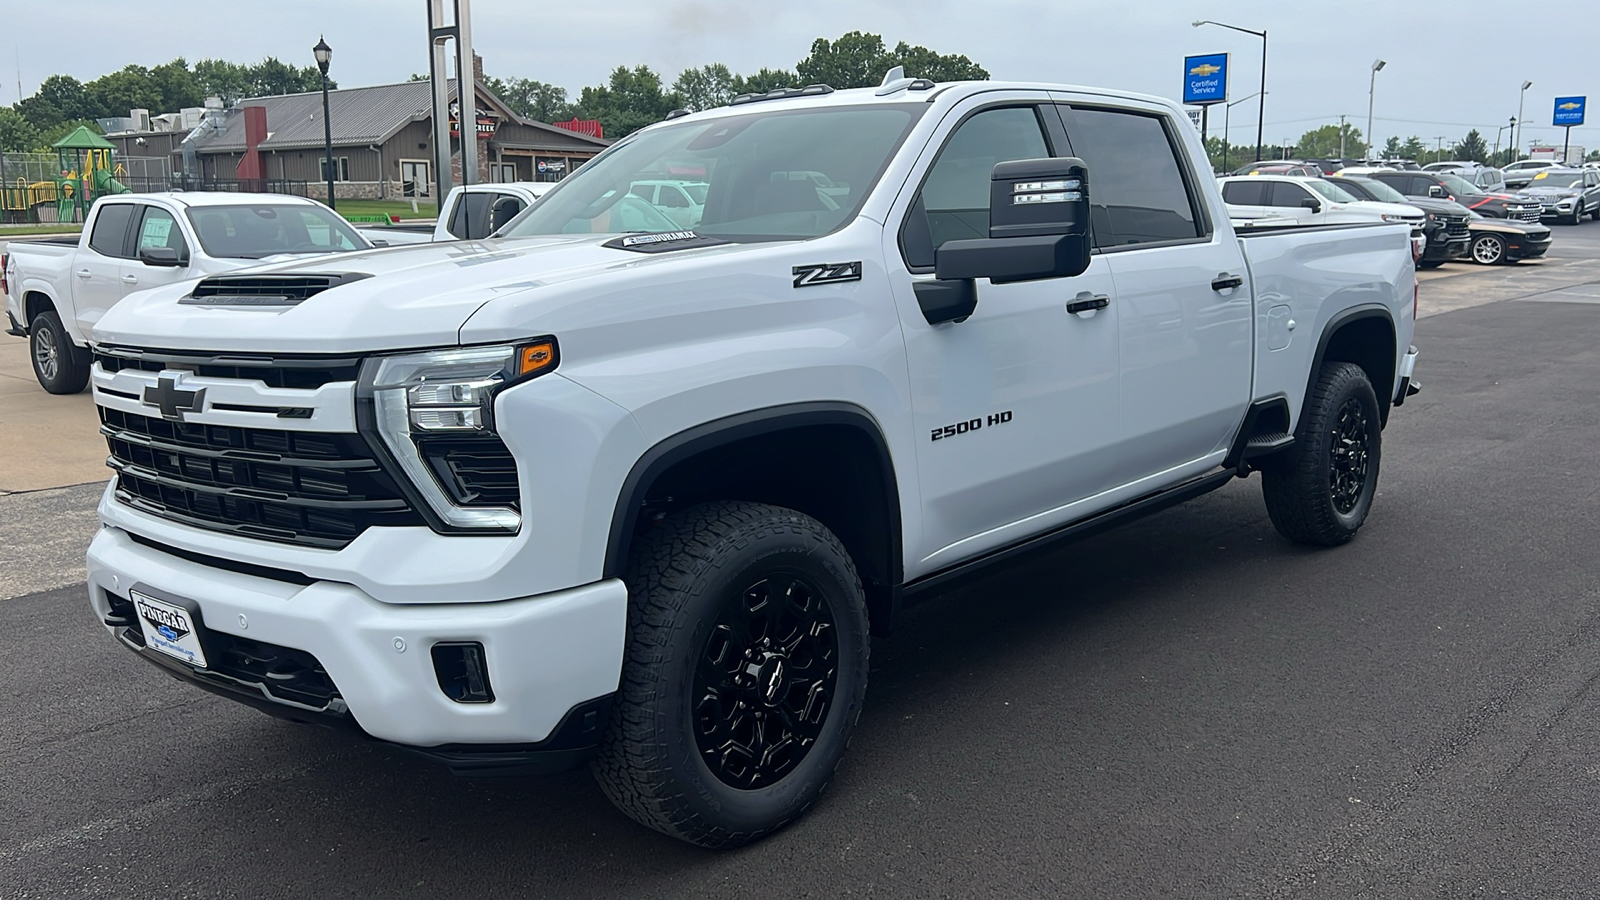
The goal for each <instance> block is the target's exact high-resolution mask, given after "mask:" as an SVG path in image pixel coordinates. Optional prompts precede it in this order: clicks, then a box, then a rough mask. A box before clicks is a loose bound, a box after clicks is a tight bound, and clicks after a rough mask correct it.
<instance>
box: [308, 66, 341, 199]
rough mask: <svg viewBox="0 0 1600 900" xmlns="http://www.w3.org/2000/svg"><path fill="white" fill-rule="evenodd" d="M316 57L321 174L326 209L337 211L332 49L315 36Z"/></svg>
mask: <svg viewBox="0 0 1600 900" xmlns="http://www.w3.org/2000/svg"><path fill="white" fill-rule="evenodd" d="M311 52H312V53H313V54H314V55H315V56H316V57H317V69H318V70H320V71H321V72H322V147H323V157H322V174H324V175H325V176H327V179H328V208H329V209H337V207H336V206H334V200H333V122H332V121H331V120H330V119H329V118H328V63H330V62H332V61H333V48H332V47H329V46H328V42H327V41H325V40H323V39H322V36H321V35H318V36H317V45H316V46H315V47H312V48H311Z"/></svg>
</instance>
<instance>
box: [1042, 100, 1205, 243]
mask: <svg viewBox="0 0 1600 900" xmlns="http://www.w3.org/2000/svg"><path fill="white" fill-rule="evenodd" d="M1061 115H1062V118H1063V120H1064V121H1065V124H1066V126H1067V140H1068V141H1070V142H1071V144H1072V154H1073V155H1074V156H1078V157H1081V158H1082V159H1083V161H1084V162H1085V163H1087V164H1088V166H1089V203H1090V222H1091V224H1092V227H1093V229H1094V242H1095V246H1097V247H1125V246H1128V245H1130V244H1147V243H1162V242H1167V241H1181V240H1194V239H1196V238H1200V237H1203V236H1204V235H1205V233H1206V229H1205V228H1204V227H1203V226H1202V221H1203V220H1202V217H1201V216H1200V214H1199V209H1200V207H1199V205H1198V203H1196V200H1195V197H1194V195H1193V192H1192V191H1191V188H1190V183H1189V176H1188V174H1187V171H1188V170H1187V167H1186V166H1184V164H1183V163H1182V157H1181V156H1180V155H1179V154H1178V148H1177V147H1176V146H1175V145H1174V143H1173V135H1172V129H1171V128H1170V127H1169V126H1168V123H1167V121H1166V118H1165V117H1164V116H1160V115H1154V114H1148V113H1141V112H1134V111H1132V110H1109V109H1086V108H1082V107H1070V108H1069V107H1062V109H1061Z"/></svg>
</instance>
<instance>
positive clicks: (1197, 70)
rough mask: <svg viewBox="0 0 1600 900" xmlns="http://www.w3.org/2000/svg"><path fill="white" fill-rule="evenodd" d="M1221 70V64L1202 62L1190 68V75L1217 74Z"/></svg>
mask: <svg viewBox="0 0 1600 900" xmlns="http://www.w3.org/2000/svg"><path fill="white" fill-rule="evenodd" d="M1221 71H1222V67H1221V66H1214V65H1212V64H1211V63H1201V64H1200V65H1198V66H1195V67H1194V68H1192V69H1190V70H1189V74H1190V75H1215V74H1217V73H1218V72H1221Z"/></svg>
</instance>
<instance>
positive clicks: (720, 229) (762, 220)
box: [501, 105, 925, 241]
mask: <svg viewBox="0 0 1600 900" xmlns="http://www.w3.org/2000/svg"><path fill="white" fill-rule="evenodd" d="M924 109H925V107H923V106H921V105H917V106H910V105H907V106H872V107H831V108H827V109H803V110H795V111H788V112H767V113H760V112H752V113H749V114H747V115H742V116H727V117H722V118H717V119H712V120H710V121H705V122H693V123H688V122H686V123H683V124H681V125H669V126H666V127H662V128H652V129H649V130H646V131H642V132H640V133H638V134H635V135H632V136H630V137H627V138H624V139H623V140H622V141H621V142H619V143H618V144H616V145H615V146H613V147H612V148H611V149H609V150H607V151H606V152H604V153H602V154H601V155H600V156H598V157H596V158H595V159H594V160H592V161H591V162H589V163H588V164H587V165H585V166H584V167H583V168H581V169H579V170H578V171H576V172H574V173H573V174H572V175H571V176H570V177H569V178H567V179H566V180H565V181H563V182H561V185H560V186H559V187H558V188H557V189H556V190H553V191H551V192H550V194H549V195H548V196H547V197H545V198H544V199H543V200H542V201H541V202H539V203H538V204H536V205H534V206H532V207H529V209H528V210H527V211H526V212H525V213H523V215H522V216H521V217H520V218H519V219H517V220H516V221H514V222H512V223H511V224H510V225H508V226H506V229H505V230H504V231H503V232H501V235H502V236H504V237H528V236H530V235H541V234H590V233H593V234H615V233H617V232H658V231H674V230H680V229H692V230H694V231H695V232H697V233H699V234H702V235H707V236H711V237H720V238H726V239H730V240H744V241H755V240H787V239H803V238H811V237H817V236H818V235H823V234H827V233H828V232H830V231H833V230H835V229H837V228H839V227H840V226H841V225H843V224H845V223H846V222H848V221H849V220H850V219H851V218H852V217H853V216H854V215H855V214H856V211H857V210H859V209H860V208H861V204H862V202H864V201H865V200H866V196H867V194H868V193H869V192H870V191H871V190H872V187H873V185H875V184H876V183H877V181H878V178H879V177H880V176H882V174H883V170H884V169H885V168H886V167H887V166H888V164H889V159H890V157H891V156H892V155H893V154H894V152H895V150H896V149H898V148H899V146H900V142H901V141H903V140H904V139H905V136H906V133H907V132H908V131H910V129H911V126H912V124H914V123H915V122H916V120H917V117H918V116H919V115H921V113H922V111H923V110H924ZM641 182H654V183H655V184H659V185H665V184H667V183H672V184H678V185H682V186H683V188H684V189H685V190H689V191H690V196H692V197H694V198H695V204H696V205H695V206H692V207H689V208H687V209H685V208H681V204H680V205H679V207H671V208H669V207H667V206H666V205H665V203H667V202H671V198H668V199H666V200H663V198H662V195H665V194H668V193H675V192H669V191H668V190H667V189H666V188H665V187H663V189H662V190H661V191H659V192H657V195H656V197H655V198H654V199H653V200H652V199H647V198H646V197H645V196H642V195H645V194H648V193H650V192H648V191H644V190H638V189H635V188H634V185H636V184H639V183H641ZM696 187H698V188H699V191H700V193H699V195H698V196H695V192H694V190H693V189H694V188H696Z"/></svg>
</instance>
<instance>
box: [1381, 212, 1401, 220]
mask: <svg viewBox="0 0 1600 900" xmlns="http://www.w3.org/2000/svg"><path fill="white" fill-rule="evenodd" d="M1383 220H1384V221H1385V222H1404V221H1405V220H1406V217H1405V216H1397V215H1395V214H1394V213H1384V214H1383Z"/></svg>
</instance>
